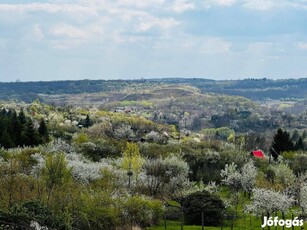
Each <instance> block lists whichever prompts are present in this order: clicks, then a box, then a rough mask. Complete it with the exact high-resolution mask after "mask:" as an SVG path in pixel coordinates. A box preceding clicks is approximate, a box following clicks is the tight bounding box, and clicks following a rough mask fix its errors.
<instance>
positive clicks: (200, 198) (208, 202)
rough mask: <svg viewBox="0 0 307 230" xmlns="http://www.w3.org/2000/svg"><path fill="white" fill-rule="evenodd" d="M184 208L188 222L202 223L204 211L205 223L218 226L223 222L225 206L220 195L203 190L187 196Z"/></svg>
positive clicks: (193, 223)
mask: <svg viewBox="0 0 307 230" xmlns="http://www.w3.org/2000/svg"><path fill="white" fill-rule="evenodd" d="M183 210H184V216H185V222H186V224H189V225H200V224H201V222H202V221H201V220H202V213H203V216H204V224H205V225H208V226H218V225H220V224H221V223H222V220H223V214H224V211H225V206H224V204H223V202H222V200H221V199H220V198H219V197H217V196H215V195H212V194H210V193H209V192H207V191H202V192H196V193H192V194H190V195H189V196H187V197H186V198H185V200H184V203H183Z"/></svg>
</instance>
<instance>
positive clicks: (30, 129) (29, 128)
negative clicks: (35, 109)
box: [23, 119, 38, 146]
mask: <svg viewBox="0 0 307 230" xmlns="http://www.w3.org/2000/svg"><path fill="white" fill-rule="evenodd" d="M23 144H25V145H26V146H35V145H37V144H38V138H37V132H36V130H35V129H34V126H33V123H32V121H31V120H30V119H28V121H27V123H26V125H25V131H24V143H23Z"/></svg>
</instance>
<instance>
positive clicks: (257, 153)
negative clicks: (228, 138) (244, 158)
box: [251, 149, 265, 158]
mask: <svg viewBox="0 0 307 230" xmlns="http://www.w3.org/2000/svg"><path fill="white" fill-rule="evenodd" d="M251 155H252V156H253V157H256V158H265V156H264V153H263V152H262V150H259V149H258V150H254V151H251Z"/></svg>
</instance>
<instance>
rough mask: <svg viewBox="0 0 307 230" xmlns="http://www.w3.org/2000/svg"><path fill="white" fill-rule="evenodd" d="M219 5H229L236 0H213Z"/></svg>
mask: <svg viewBox="0 0 307 230" xmlns="http://www.w3.org/2000/svg"><path fill="white" fill-rule="evenodd" d="M215 2H216V3H217V4H219V5H223V6H231V5H233V4H235V3H236V2H237V0H216V1H215Z"/></svg>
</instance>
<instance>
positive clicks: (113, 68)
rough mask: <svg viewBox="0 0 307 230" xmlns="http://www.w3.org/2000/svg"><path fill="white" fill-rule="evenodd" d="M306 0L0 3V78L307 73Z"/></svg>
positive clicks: (0, 0)
mask: <svg viewBox="0 0 307 230" xmlns="http://www.w3.org/2000/svg"><path fill="white" fill-rule="evenodd" d="M306 25H307V0H194V1H192V0H61V1H60V0H49V1H48V0H47V1H42V0H40V1H39V0H37V1H31V0H10V1H3V0H0V81H9V82H11V81H16V80H20V81H47V80H72V79H140V78H163V77H191V78H194V77H201V78H210V79H244V78H263V77H267V78H272V79H278V78H300V77H307V26H306Z"/></svg>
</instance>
